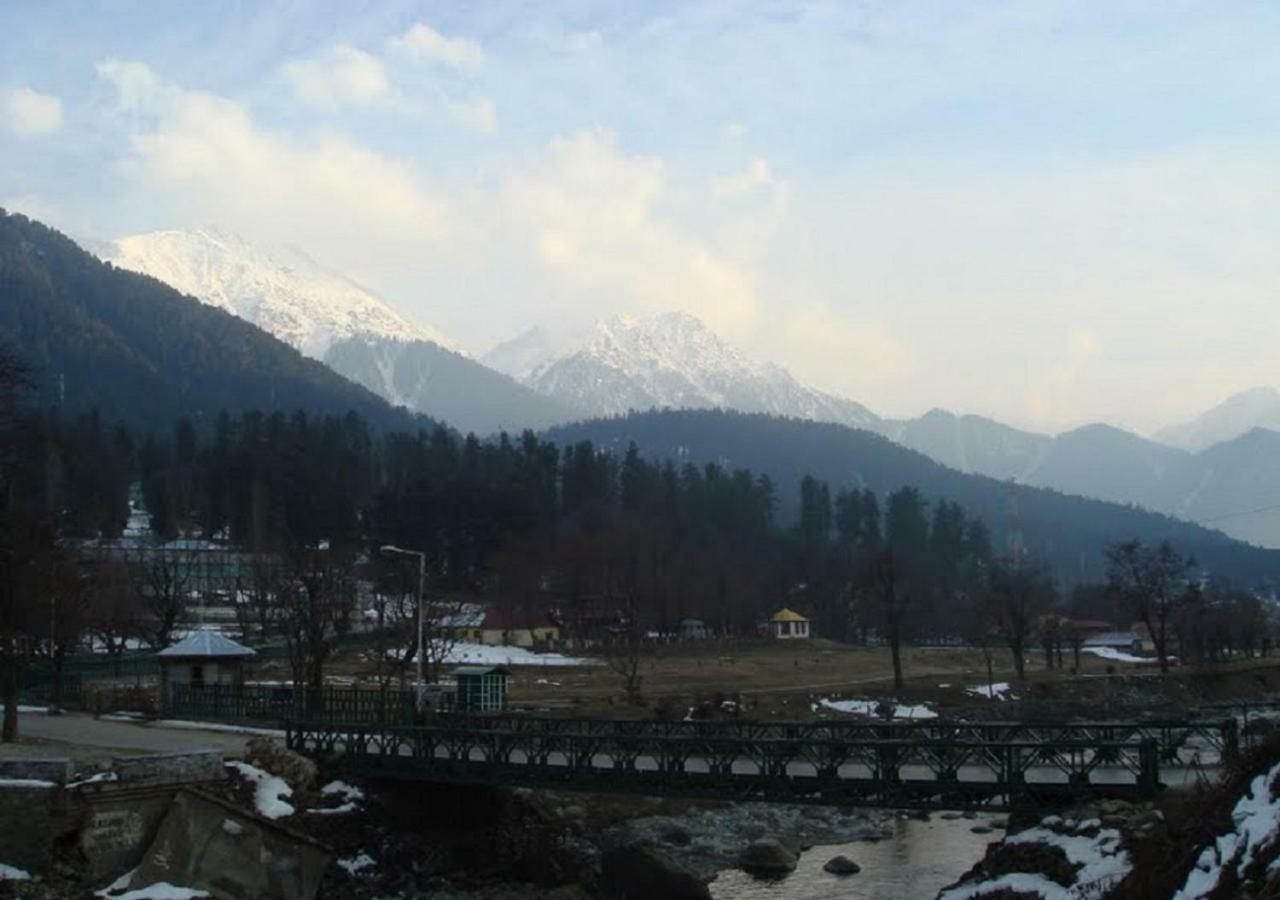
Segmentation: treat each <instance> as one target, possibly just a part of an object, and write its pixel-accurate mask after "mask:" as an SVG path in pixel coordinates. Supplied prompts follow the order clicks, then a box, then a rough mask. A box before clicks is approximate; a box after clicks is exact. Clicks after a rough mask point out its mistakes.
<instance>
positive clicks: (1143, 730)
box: [441, 714, 1240, 764]
mask: <svg viewBox="0 0 1280 900" xmlns="http://www.w3.org/2000/svg"><path fill="white" fill-rule="evenodd" d="M449 718H454V719H457V720H458V721H460V722H466V721H469V717H464V716H452V717H450V716H444V717H442V719H441V721H445V720H448V719H449ZM484 722H485V725H484V727H485V728H487V729H489V730H497V731H510V732H514V733H535V734H536V733H555V734H574V735H582V736H586V737H610V736H644V735H652V736H665V737H691V738H707V737H728V738H736V739H741V740H846V741H849V740H853V741H857V740H915V739H925V740H971V741H983V742H992V741H1005V742H1010V741H1030V742H1038V743H1043V742H1051V743H1070V742H1073V741H1074V742H1079V741H1103V742H1109V743H1126V742H1132V741H1138V740H1142V739H1144V738H1152V739H1154V740H1155V741H1156V746H1157V748H1158V752H1159V753H1160V758H1161V760H1162V761H1163V762H1164V763H1166V764H1179V763H1185V762H1189V761H1190V759H1191V758H1192V757H1193V756H1194V755H1195V754H1197V753H1200V752H1202V751H1204V750H1211V751H1213V752H1214V753H1216V754H1218V755H1220V756H1230V755H1233V754H1235V753H1236V752H1237V751H1238V750H1239V746H1240V737H1239V726H1238V725H1237V723H1236V721H1235V720H1234V719H1229V718H1223V719H1150V720H1145V719H1135V720H1129V721H1104V720H1099V721H1069V720H1052V721H1051V720H1042V721H1034V720H1033V721H1010V720H995V721H987V722H982V721H976V722H975V721H963V720H956V719H914V720H907V719H814V720H810V721H770V720H750V719H715V720H694V719H689V720H660V719H590V718H551V717H547V716H523V715H513V714H507V715H486V716H484Z"/></svg>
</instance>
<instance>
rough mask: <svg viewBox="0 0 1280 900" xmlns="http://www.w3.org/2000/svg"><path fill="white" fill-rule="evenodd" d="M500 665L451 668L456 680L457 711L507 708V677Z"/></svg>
mask: <svg viewBox="0 0 1280 900" xmlns="http://www.w3.org/2000/svg"><path fill="white" fill-rule="evenodd" d="M510 675H511V673H510V672H509V671H507V670H506V669H504V668H503V667H502V666H462V667H461V668H458V669H454V670H453V676H454V678H456V679H457V680H458V710H459V712H501V711H502V710H504V709H506V708H507V678H509V677H510Z"/></svg>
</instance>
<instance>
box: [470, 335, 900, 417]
mask: <svg viewBox="0 0 1280 900" xmlns="http://www.w3.org/2000/svg"><path fill="white" fill-rule="evenodd" d="M484 361H485V362H486V363H487V364H488V365H490V366H493V367H494V368H497V369H499V370H501V371H505V372H506V373H507V374H509V375H512V376H513V377H515V378H518V379H520V380H521V381H523V382H524V383H525V384H527V385H529V386H530V387H532V388H534V389H535V390H537V391H539V392H540V393H542V394H544V395H546V396H548V397H552V398H554V399H556V400H558V401H560V402H561V403H563V404H565V405H567V406H570V407H573V408H575V409H578V410H581V411H582V412H583V413H585V414H588V415H617V414H622V413H626V412H627V411H628V410H633V409H638V410H639V409H649V408H652V407H657V408H668V407H669V408H677V409H678V408H684V409H700V408H714V407H721V408H726V409H736V410H741V411H743V412H765V413H773V414H776V415H785V416H794V417H797V418H802V419H815V420H820V421H829V422H839V423H843V424H846V425H856V426H859V427H870V426H872V425H873V424H874V423H876V422H877V421H878V420H877V418H876V416H875V415H874V414H873V413H872V412H871V411H870V410H868V409H866V407H864V406H862V405H861V404H858V403H855V402H853V401H852V400H845V399H842V398H840V397H834V396H832V395H830V394H826V393H823V392H822V391H818V390H814V389H813V388H810V387H806V386H805V385H803V384H801V383H800V382H798V381H797V380H796V379H795V378H793V377H792V376H791V375H790V373H788V372H787V371H786V370H785V369H783V368H781V367H779V366H776V365H773V364H771V363H762V362H758V361H756V360H753V359H751V358H749V357H748V356H746V355H745V354H744V353H742V352H741V351H739V350H738V349H737V348H736V347H734V346H733V345H732V344H730V343H728V342H727V341H725V340H723V339H722V338H720V337H719V336H718V335H716V334H715V332H713V331H712V330H711V329H709V328H708V327H707V326H706V325H704V324H703V323H702V321H701V320H699V319H697V318H695V317H694V316H691V315H689V314H687V313H682V312H673V313H666V314H663V315H659V316H653V317H650V318H629V317H624V316H615V317H613V318H610V319H605V320H602V321H599V322H597V323H596V324H595V326H594V327H593V328H591V329H589V330H588V331H587V332H585V333H582V334H571V335H565V336H559V335H550V334H548V333H546V332H544V331H541V330H538V329H535V330H532V331H528V332H525V333H524V334H521V335H519V336H518V337H516V338H514V339H512V340H511V341H507V342H506V343H504V344H500V345H498V346H497V347H495V348H494V349H493V350H491V351H490V352H489V353H488V354H486V355H485V357H484Z"/></svg>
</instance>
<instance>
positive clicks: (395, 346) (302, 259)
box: [99, 229, 1280, 547]
mask: <svg viewBox="0 0 1280 900" xmlns="http://www.w3.org/2000/svg"><path fill="white" fill-rule="evenodd" d="M99 253H100V254H102V255H104V256H106V257H107V258H110V259H113V260H114V261H115V262H116V263H117V264H118V265H120V266H124V267H127V268H131V269H135V270H138V271H142V272H146V273H147V274H150V275H153V276H154V277H156V278H159V279H161V280H163V281H166V282H168V283H169V284H172V285H173V286H174V287H177V288H178V289H180V290H182V291H183V292H185V293H189V294H191V295H192V296H195V297H197V298H199V299H201V300H203V301H205V302H206V303H208V304H210V305H213V306H217V307H219V308H221V309H226V310H228V311H231V312H234V313H236V314H237V315H239V316H241V317H242V318H245V319H247V320H248V321H251V322H254V323H255V324H257V325H259V326H260V327H262V328H263V329H265V330H267V331H269V332H271V333H272V334H274V335H275V336H276V337H279V338H280V339H281V340H284V341H286V342H287V343H289V344H291V345H292V346H294V347H296V348H297V349H299V350H300V351H302V352H303V353H306V354H307V355H310V356H313V357H314V358H316V359H319V360H321V361H323V362H325V363H326V364H327V365H329V366H330V367H331V368H332V369H333V370H334V371H336V372H338V373H339V374H341V375H344V376H346V377H347V378H350V379H351V380H352V381H355V382H357V383H358V384H360V385H363V386H364V387H366V388H368V389H369V390H371V391H373V392H374V393H376V394H377V395H379V396H380V397H382V398H384V399H385V400H387V401H388V402H390V403H391V404H394V405H400V406H404V407H406V408H407V409H409V410H412V411H416V412H422V413H425V414H427V415H430V416H433V417H435V418H438V419H441V420H444V421H447V422H449V423H450V424H452V425H454V426H455V427H457V428H459V429H461V430H463V431H474V432H477V433H479V434H490V433H493V432H496V431H498V430H507V431H511V432H517V431H520V430H523V429H525V428H533V429H541V428H546V427H548V426H552V425H555V424H559V423H564V422H568V421H572V420H574V419H591V418H596V417H601V416H619V415H625V414H627V413H628V412H630V411H632V410H650V409H734V410H739V411H743V412H748V413H767V414H770V415H778V416H787V417H793V418H798V419H806V420H812V421H819V422H833V423H837V424H842V425H849V426H853V427H857V428H865V429H868V430H870V431H874V432H876V433H878V434H880V435H883V436H884V437H887V438H889V439H890V440H893V441H895V442H897V443H899V444H901V445H903V446H905V447H908V448H910V449H913V450H916V451H919V452H920V453H923V454H925V455H926V456H928V457H930V458H931V459H934V460H936V461H938V462H940V463H943V464H944V465H947V466H951V467H952V468H955V469H957V470H959V471H961V472H967V473H973V474H978V475H986V476H990V477H992V478H998V479H1002V480H1006V479H1015V480H1017V481H1018V482H1020V483H1022V484H1027V485H1035V486H1043V487H1049V488H1053V489H1055V490H1060V491H1064V492H1068V493H1076V494H1080V495H1083V496H1090V497H1097V498H1101V499H1106V500H1112V501H1116V502H1120V503H1133V504H1138V505H1141V506H1144V507H1146V508H1149V509H1152V510H1155V511H1159V512H1164V513H1168V514H1171V515H1176V516H1180V517H1185V518H1189V519H1192V520H1197V521H1202V522H1209V523H1211V524H1214V525H1215V527H1219V528H1221V529H1223V530H1224V531H1226V532H1227V533H1229V534H1232V535H1234V536H1237V537H1239V538H1242V539H1244V540H1249V541H1253V542H1256V543H1260V544H1264V545H1268V546H1277V547H1280V512H1277V511H1275V510H1266V511H1262V512H1254V510H1255V509H1257V508H1260V507H1263V506H1267V505H1269V504H1268V503H1267V502H1265V501H1268V500H1269V501H1270V503H1271V504H1274V503H1280V485H1277V484H1276V483H1275V482H1276V478H1277V471H1278V470H1280V466H1277V465H1276V464H1275V461H1276V460H1280V456H1277V457H1272V456H1270V455H1269V454H1270V453H1271V451H1272V450H1273V449H1274V448H1275V447H1276V444H1277V442H1278V441H1280V438H1278V437H1277V434H1276V432H1277V431H1280V391H1276V390H1274V389H1272V388H1258V389H1256V390H1252V391H1247V392H1245V393H1243V394H1239V395H1237V396H1235V397H1232V398H1230V399H1229V400H1227V401H1226V402H1225V403H1223V404H1222V405H1220V406H1218V407H1216V408H1215V409H1213V410H1210V411H1208V412H1206V413H1205V414H1204V415H1202V416H1200V417H1198V418H1196V419H1195V420H1193V421H1191V422H1188V423H1185V424H1183V425H1178V426H1172V427H1170V428H1168V429H1165V430H1164V431H1162V432H1160V433H1159V434H1158V435H1157V440H1150V439H1147V438H1143V437H1141V436H1139V435H1136V434H1132V433H1130V432H1126V431H1123V430H1121V429H1117V428H1114V427H1111V426H1107V425H1088V426H1084V427H1082V428H1077V429H1074V430H1072V431H1068V432H1064V433H1062V434H1059V435H1057V436H1051V435H1046V434H1037V433H1034V432H1029V431H1024V430H1021V429H1018V428H1013V427H1010V426H1008V425H1004V424H1001V423H999V422H996V421H993V420H991V419H987V418H983V417H980V416H967V415H966V416H958V415H955V414H953V413H950V412H947V411H945V410H932V411H930V412H928V413H926V414H924V415H923V416H920V417H918V418H914V419H907V420H895V419H888V418H882V417H880V416H877V415H876V414H875V413H873V412H872V411H871V410H869V409H868V408H867V407H865V406H863V405H862V404H860V403H857V402H855V401H853V400H849V399H845V398H842V397H837V396H834V395H832V394H829V393H826V392H823V391H820V390H817V389H814V388H812V387H809V386H807V385H805V384H803V383H802V382H800V381H799V380H797V379H796V378H794V377H793V376H792V375H791V374H790V373H788V372H787V371H786V370H785V369H783V368H781V367H779V366H777V365H773V364H771V363H768V362H762V361H758V360H755V359H752V358H751V357H749V356H748V355H746V354H745V353H743V352H742V351H740V350H739V349H737V348H736V347H734V346H733V345H732V344H730V343H729V342H727V341H725V340H724V339H722V338H721V337H719V336H718V335H716V334H715V333H714V332H713V331H712V330H711V329H709V328H708V327H707V326H706V325H705V324H703V323H702V322H701V321H700V320H698V319H697V318H695V317H693V316H691V315H688V314H686V313H679V312H675V313H668V314H664V315H658V316H652V317H647V318H628V317H622V316H615V317H612V318H608V319H605V320H602V321H599V322H596V323H595V324H594V325H593V326H591V327H589V328H586V329H584V330H581V331H570V332H565V333H556V332H552V331H550V330H548V329H545V328H534V329H530V330H529V331H526V332H524V333H522V334H520V335H518V336H517V337H515V338H513V339H511V340H509V341H506V342H503V343H502V344H499V345H498V346H496V347H494V348H493V349H492V350H490V351H489V352H488V353H486V354H485V355H484V356H483V357H482V358H481V359H480V361H477V360H475V359H472V358H470V357H469V356H467V355H465V354H463V353H461V352H459V351H458V350H457V346H456V344H455V343H454V342H453V341H451V340H450V339H449V338H448V337H446V336H445V335H443V334H441V332H439V331H438V330H437V329H435V328H432V327H431V326H429V325H422V324H417V323H413V322H410V321H409V320H408V319H407V318H406V317H404V316H402V315H401V314H400V313H398V312H396V311H395V310H394V309H392V308H391V307H390V306H389V305H388V304H387V303H386V302H385V301H384V300H382V299H381V298H379V297H377V296H376V295H375V294H373V293H372V292H370V291H368V290H365V289H364V288H361V287H359V286H358V285H356V284H354V283H353V282H351V281H349V280H348V279H345V278H343V277H342V276H340V275H337V274H335V273H333V272H330V271H329V270H327V269H325V268H324V267H323V266H321V265H319V264H318V263H316V262H314V261H313V260H311V259H310V258H308V257H307V256H306V255H305V254H303V253H301V251H297V250H294V249H291V248H276V249H271V250H265V249H262V248H258V247H255V246H254V245H252V244H250V243H249V242H247V241H245V240H243V239H242V238H239V237H237V236H236V235H234V234H229V233H227V232H223V231H218V230H213V229H205V230H197V231H164V232H156V233H152V234H145V235H134V236H131V237H126V238H121V239H119V240H117V241H114V242H111V243H110V244H107V245H104V246H102V247H101V248H100V249H99ZM1257 429H1263V430H1261V431H1259V430H1257ZM1228 460H1229V461H1230V463H1231V464H1230V466H1226V465H1225V463H1226V461H1228Z"/></svg>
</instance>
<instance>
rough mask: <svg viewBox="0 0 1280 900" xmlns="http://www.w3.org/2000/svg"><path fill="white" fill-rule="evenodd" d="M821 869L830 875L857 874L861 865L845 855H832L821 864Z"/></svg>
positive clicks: (860, 869)
mask: <svg viewBox="0 0 1280 900" xmlns="http://www.w3.org/2000/svg"><path fill="white" fill-rule="evenodd" d="M822 871H824V872H830V873H831V874H832V875H857V874H858V873H859V872H861V871H862V866H860V865H858V864H857V863H856V862H854V861H853V860H851V859H850V858H849V857H847V856H833V857H831V859H829V860H827V861H826V863H825V864H824V865H823V867H822Z"/></svg>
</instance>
